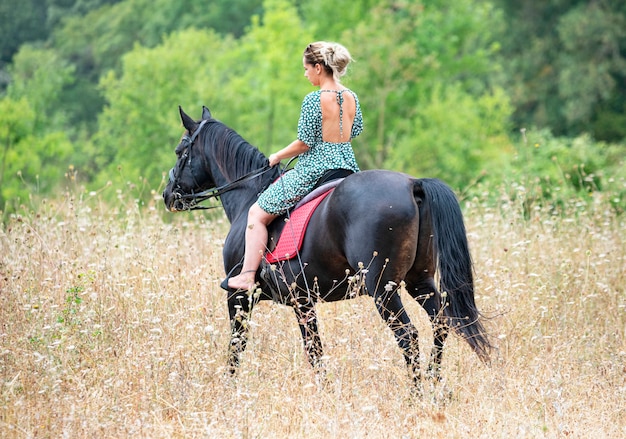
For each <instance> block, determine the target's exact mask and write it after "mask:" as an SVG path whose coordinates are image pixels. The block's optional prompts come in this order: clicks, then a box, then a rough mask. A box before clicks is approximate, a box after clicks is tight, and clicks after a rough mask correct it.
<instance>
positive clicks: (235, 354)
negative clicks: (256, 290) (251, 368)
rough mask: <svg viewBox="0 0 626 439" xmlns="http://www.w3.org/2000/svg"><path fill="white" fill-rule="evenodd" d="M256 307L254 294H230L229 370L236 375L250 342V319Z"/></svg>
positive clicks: (244, 292) (246, 292)
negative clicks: (241, 357)
mask: <svg viewBox="0 0 626 439" xmlns="http://www.w3.org/2000/svg"><path fill="white" fill-rule="evenodd" d="M253 306H254V302H253V296H252V292H250V291H243V292H236V293H233V292H232V291H229V293H228V314H229V316H230V330H231V333H230V344H229V348H228V370H229V372H230V373H231V374H234V373H235V372H236V371H237V368H238V367H239V356H240V354H241V353H242V352H243V351H244V350H245V349H246V344H247V342H248V319H249V318H250V312H251V311H252V307H253Z"/></svg>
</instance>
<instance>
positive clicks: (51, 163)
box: [0, 45, 73, 204]
mask: <svg viewBox="0 0 626 439" xmlns="http://www.w3.org/2000/svg"><path fill="white" fill-rule="evenodd" d="M10 73H11V76H12V81H11V83H10V85H9V87H8V88H7V93H6V96H5V97H4V98H3V99H2V101H1V105H0V118H1V119H2V123H1V125H2V127H3V130H2V131H1V132H0V141H1V142H2V143H3V153H2V174H1V179H0V184H1V187H2V190H1V197H2V200H1V201H2V202H3V204H4V202H5V201H6V200H10V199H12V198H15V197H20V198H22V199H27V198H28V197H29V196H30V195H33V194H37V195H46V194H49V193H51V192H52V191H53V190H54V189H56V188H57V187H58V185H59V183H60V182H62V181H63V178H64V175H65V172H66V170H67V168H68V167H69V165H70V164H71V157H72V154H73V148H72V145H71V143H70V142H69V140H68V138H67V135H66V133H65V125H64V122H65V120H64V117H63V113H62V112H59V111H57V109H58V108H57V107H58V98H59V96H60V94H61V90H62V89H63V87H64V86H65V85H67V84H69V83H71V82H72V80H73V69H72V67H71V66H68V65H66V63H65V62H64V61H63V60H61V59H60V58H59V57H58V55H57V54H56V53H55V52H54V51H51V50H42V49H37V48H34V47H32V46H29V45H25V46H22V48H21V50H20V51H19V53H17V54H16V56H15V58H14V62H13V64H12V66H11V69H10Z"/></svg>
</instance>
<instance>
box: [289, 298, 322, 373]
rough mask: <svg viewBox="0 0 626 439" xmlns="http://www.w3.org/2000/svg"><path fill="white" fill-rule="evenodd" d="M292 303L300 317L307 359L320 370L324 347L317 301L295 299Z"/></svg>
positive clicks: (299, 322)
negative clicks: (316, 309)
mask: <svg viewBox="0 0 626 439" xmlns="http://www.w3.org/2000/svg"><path fill="white" fill-rule="evenodd" d="M292 305H293V309H294V311H295V313H296V318H297V319H298V325H299V327H300V333H301V334H302V341H303V342H304V350H305V352H306V354H307V359H308V360H309V363H311V365H312V366H313V368H314V369H316V370H317V371H320V370H321V369H322V355H323V348H322V340H321V339H320V335H319V331H318V327H317V313H316V311H315V303H312V302H310V301H306V302H300V301H297V300H294V303H293V304H292Z"/></svg>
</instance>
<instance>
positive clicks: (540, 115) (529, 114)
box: [496, 0, 626, 140]
mask: <svg viewBox="0 0 626 439" xmlns="http://www.w3.org/2000/svg"><path fill="white" fill-rule="evenodd" d="M496 3H497V4H498V5H499V6H501V7H502V8H503V10H504V11H505V17H506V20H507V27H506V29H505V31H504V33H503V34H502V37H501V40H502V43H503V50H502V60H503V61H502V65H503V66H504V68H505V75H504V77H505V78H506V79H507V84H506V86H507V88H508V89H509V90H510V91H511V96H512V99H513V104H514V105H515V107H516V111H515V115H514V118H515V122H516V125H517V126H518V127H530V126H538V127H543V128H550V129H551V130H552V131H554V132H555V133H556V134H557V135H577V134H580V133H583V132H591V133H593V135H594V136H595V137H596V138H598V139H604V140H619V139H623V138H624V137H626V128H624V127H625V126H626V107H625V105H624V102H626V74H625V73H624V72H626V4H624V3H623V2H609V1H588V0H550V1H545V2H536V1H531V0H522V1H519V0H515V1H512V0H496Z"/></svg>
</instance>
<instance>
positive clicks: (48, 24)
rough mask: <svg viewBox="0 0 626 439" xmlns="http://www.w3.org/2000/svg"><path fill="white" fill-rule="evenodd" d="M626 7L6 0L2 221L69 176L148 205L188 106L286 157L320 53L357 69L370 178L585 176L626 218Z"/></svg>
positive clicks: (0, 53) (383, 0) (468, 1)
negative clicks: (205, 110) (337, 53)
mask: <svg viewBox="0 0 626 439" xmlns="http://www.w3.org/2000/svg"><path fill="white" fill-rule="evenodd" d="M618 3H619V2H617V3H616V2H605V1H582V0H552V1H548V2H543V3H542V4H541V5H539V6H537V5H536V2H531V1H507V0H492V1H485V0H458V1H455V2H447V1H442V0H423V1H406V0H400V1H397V0H394V1H392V0H377V1H374V0H357V1H355V0H332V1H330V0H321V1H316V2H308V1H307V2H305V1H299V0H265V1H262V0H213V1H211V2H209V3H208V4H206V3H202V2H194V1H190V0H156V1H154V0H151V1H148V0H123V1H120V0H45V1H23V0H5V1H4V2H3V3H2V5H1V6H0V8H1V9H2V14H0V33H1V35H0V210H1V211H3V218H4V220H6V215H7V214H8V213H9V212H13V211H15V209H16V207H17V206H18V205H19V204H20V203H23V202H28V201H29V199H41V198H42V197H51V196H55V194H59V193H61V192H62V190H63V189H64V188H65V187H66V186H67V179H70V180H77V181H78V182H80V183H81V184H82V185H83V186H84V187H85V190H87V191H90V190H96V191H99V192H100V194H101V196H103V197H105V198H106V199H108V200H114V199H115V198H116V197H117V191H118V190H122V191H126V190H128V189H129V188H131V187H137V186H138V187H141V188H143V190H142V192H141V194H140V196H139V199H140V200H141V201H142V202H145V201H146V200H147V199H149V198H150V197H151V196H152V194H153V193H155V192H159V189H160V188H161V187H162V185H163V183H164V178H165V177H164V173H165V171H167V169H169V167H171V165H172V163H173V161H174V156H173V154H172V153H171V151H172V149H173V147H174V145H175V144H176V142H177V140H178V138H179V136H180V126H179V125H180V124H179V120H178V116H177V106H178V105H179V104H180V105H183V107H184V108H186V109H187V110H188V111H189V112H191V113H193V112H194V111H196V112H197V113H198V114H199V113H200V106H201V105H203V104H205V105H208V106H209V107H210V108H212V110H213V113H214V114H215V116H216V117H218V118H220V119H221V120H222V121H224V122H226V123H227V124H228V125H230V126H231V127H233V128H235V129H236V130H237V131H238V132H240V133H241V134H242V135H244V137H246V138H247V139H248V140H250V141H251V142H252V143H253V144H256V145H257V146H258V147H259V148H260V149H261V150H263V151H264V152H266V153H269V152H271V151H274V150H276V149H277V148H279V147H281V146H282V145H284V144H286V143H288V142H289V141H290V140H291V139H292V138H293V136H294V135H295V125H296V121H297V117H298V113H299V106H300V103H301V99H302V97H303V96H304V94H306V93H307V92H308V91H310V90H311V87H310V85H309V84H308V82H307V81H306V80H305V79H304V77H303V76H302V69H301V66H300V56H301V52H302V50H303V49H302V48H303V47H304V46H305V45H306V44H307V43H308V42H310V41H311V40H317V39H327V40H337V41H340V42H342V43H344V44H345V45H346V46H347V47H349V48H350V50H351V51H352V53H353V56H354V57H355V59H356V60H357V62H356V63H355V64H354V66H353V68H352V70H351V72H350V74H349V76H348V77H347V78H346V80H345V82H346V84H347V85H348V86H350V87H351V88H353V89H354V90H356V91H357V92H358V93H359V95H360V97H361V101H362V104H363V108H364V113H365V122H366V131H365V132H364V134H363V135H362V136H361V137H360V138H359V139H358V140H357V141H356V142H355V148H356V150H357V155H358V160H359V162H360V163H361V165H362V167H363V168H381V167H382V168H391V169H396V170H400V171H406V172H409V173H411V174H414V175H418V176H431V177H440V178H442V179H444V180H445V181H446V182H448V183H449V184H451V185H452V186H453V187H454V188H455V189H457V190H458V191H459V192H460V193H464V194H465V193H468V192H471V189H472V187H474V185H475V184H476V183H477V182H478V181H481V180H486V179H487V180H490V181H502V179H506V178H508V177H509V176H511V175H516V174H519V172H521V171H522V170H524V171H527V170H529V169H530V168H532V169H533V170H536V171H537V173H536V174H533V177H534V178H535V179H536V182H537V183H539V184H540V185H541V186H542V189H541V191H540V192H541V193H542V194H543V195H545V193H546V192H551V196H552V197H554V195H555V191H554V190H553V189H551V187H550V185H549V184H547V183H546V182H552V181H553V180H554V177H555V175H557V176H562V175H571V174H572V173H574V172H575V173H579V174H581V176H580V177H581V178H582V180H583V181H586V182H587V184H584V185H581V184H579V181H578V179H577V178H572V179H567V178H565V179H564V180H563V181H564V182H565V183H566V184H565V185H564V186H562V188H561V189H562V190H567V191H569V190H574V191H578V190H581V189H585V190H602V189H603V188H606V187H607V186H608V185H613V186H614V187H613V189H615V193H616V194H617V196H618V202H616V203H615V204H616V206H617V205H620V204H621V205H623V204H624V203H625V202H626V201H625V196H624V189H623V186H621V187H620V186H619V182H620V181H622V180H621V179H622V178H623V176H624V173H625V171H624V156H625V155H626V154H625V152H626V147H625V146H624V138H625V137H626V128H625V127H626V108H625V105H626V104H625V102H626V74H625V73H624V72H626V61H625V59H626V30H625V29H626V6H623V5H621V3H619V4H618ZM337 11H341V14H340V15H341V19H337V20H328V17H335V16H337ZM521 129H525V130H526V131H525V135H522V134H521V132H520V130H521ZM531 138H532V139H531ZM539 138H541V139H542V140H541V141H539V140H536V139H539ZM543 140H546V141H543ZM573 145H578V146H577V147H576V148H574V147H573ZM527 149H529V151H527ZM553 157H558V160H552V158H553ZM546 158H547V159H548V160H545V159H546ZM591 182H592V183H593V184H589V183H591ZM615 182H618V183H615Z"/></svg>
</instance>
